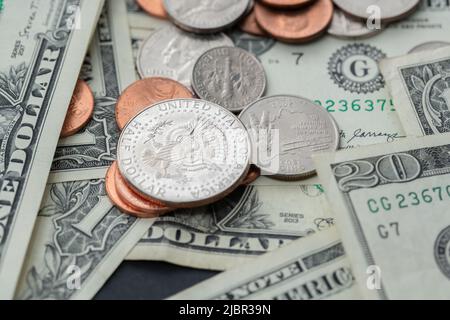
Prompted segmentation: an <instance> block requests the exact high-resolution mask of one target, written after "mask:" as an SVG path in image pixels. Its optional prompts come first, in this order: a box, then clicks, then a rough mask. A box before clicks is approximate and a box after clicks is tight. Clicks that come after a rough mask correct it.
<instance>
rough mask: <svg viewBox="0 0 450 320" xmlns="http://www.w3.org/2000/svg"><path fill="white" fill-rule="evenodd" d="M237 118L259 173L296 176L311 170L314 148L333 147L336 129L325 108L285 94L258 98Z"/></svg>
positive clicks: (325, 148)
mask: <svg viewBox="0 0 450 320" xmlns="http://www.w3.org/2000/svg"><path fill="white" fill-rule="evenodd" d="M239 118H240V119H241V120H242V122H243V123H244V125H245V126H246V128H247V129H248V130H249V133H250V139H251V141H252V145H253V148H254V149H253V154H254V158H255V159H259V160H257V161H256V163H255V164H256V165H257V166H258V167H260V168H261V170H262V174H263V175H269V176H272V177H273V178H277V179H281V180H296V179H302V178H306V177H309V176H311V175H314V174H315V167H314V164H313V161H312V158H311V155H312V154H313V153H314V152H319V151H335V150H336V149H337V148H338V144H339V132H338V128H337V126H336V124H335V122H334V120H333V118H332V117H331V116H330V115H329V114H328V112H327V111H326V110H325V109H323V108H322V107H320V106H317V105H315V104H314V103H313V102H312V101H310V100H308V99H305V98H301V97H296V96H288V95H280V96H272V97H266V98H262V99H260V100H258V101H256V102H254V103H253V104H251V105H249V106H248V107H247V108H246V109H245V110H244V111H242V113H241V115H240V116H239Z"/></svg>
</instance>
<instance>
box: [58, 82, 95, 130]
mask: <svg viewBox="0 0 450 320" xmlns="http://www.w3.org/2000/svg"><path fill="white" fill-rule="evenodd" d="M93 113H94V95H93V94H92V91H91V89H90V88H89V86H88V84H87V83H86V82H84V81H83V80H78V82H77V85H76V87H75V91H74V92H73V96H72V100H71V101H70V104H69V109H68V110H67V115H66V119H65V120H64V125H63V128H62V130H61V138H67V137H70V136H72V135H74V134H75V133H77V132H78V131H80V130H81V129H83V128H84V127H85V126H86V125H87V124H88V122H89V121H90V120H91V119H92V114H93Z"/></svg>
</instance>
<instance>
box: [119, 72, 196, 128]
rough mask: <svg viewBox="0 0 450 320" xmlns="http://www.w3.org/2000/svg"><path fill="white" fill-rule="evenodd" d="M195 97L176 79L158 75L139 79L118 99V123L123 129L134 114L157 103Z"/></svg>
mask: <svg viewBox="0 0 450 320" xmlns="http://www.w3.org/2000/svg"><path fill="white" fill-rule="evenodd" d="M193 97H194V95H193V94H192V92H191V91H190V90H189V89H188V88H186V87H185V86H183V85H182V84H181V83H179V82H177V81H175V80H171V79H167V78H158V77H152V78H144V79H142V80H138V81H136V82H135V83H133V84H132V85H130V86H129V87H128V88H126V89H125V91H124V92H123V93H122V95H121V96H120V97H119V100H118V101H117V105H116V120H117V125H118V126H119V128H120V130H122V129H123V128H124V127H125V126H126V124H127V123H128V121H130V120H131V119H132V118H134V116H136V115H137V114H138V113H139V112H141V111H142V110H144V109H145V108H147V107H149V106H151V105H153V104H155V103H158V102H161V101H164V100H170V99H182V98H187V99H189V98H193Z"/></svg>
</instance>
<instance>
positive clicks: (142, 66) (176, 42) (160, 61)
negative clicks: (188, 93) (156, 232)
mask: <svg viewBox="0 0 450 320" xmlns="http://www.w3.org/2000/svg"><path fill="white" fill-rule="evenodd" d="M222 46H233V41H232V40H231V39H230V38H228V37H227V36H226V35H225V34H223V33H219V34H216V35H208V36H197V35H194V34H192V33H188V32H184V31H182V30H180V29H178V28H176V27H174V26H168V27H164V28H162V29H159V30H158V31H156V32H154V33H152V34H151V35H150V37H148V38H147V40H145V42H144V43H143V44H142V46H141V49H140V51H139V53H138V57H137V66H138V71H139V74H140V76H141V77H142V78H147V77H166V78H170V79H173V80H176V81H178V82H180V83H182V84H184V85H185V86H187V87H190V86H191V79H192V70H193V68H194V64H195V62H196V61H197V59H198V58H199V57H200V56H201V55H202V54H203V53H204V52H206V51H208V50H209V49H211V48H215V47H222Z"/></svg>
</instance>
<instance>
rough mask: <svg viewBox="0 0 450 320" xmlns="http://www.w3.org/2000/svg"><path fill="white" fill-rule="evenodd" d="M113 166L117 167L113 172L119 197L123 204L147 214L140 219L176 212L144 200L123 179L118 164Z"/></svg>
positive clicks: (115, 163)
mask: <svg viewBox="0 0 450 320" xmlns="http://www.w3.org/2000/svg"><path fill="white" fill-rule="evenodd" d="M113 166H115V168H114V169H113V171H114V172H115V175H114V183H115V187H116V190H117V195H118V196H119V197H120V198H121V200H122V201H123V202H126V203H127V205H129V206H130V207H132V208H133V209H135V210H137V211H139V212H144V213H145V214H146V216H144V215H143V214H141V215H140V216H139V217H140V218H154V217H158V216H160V215H162V214H165V213H168V212H170V211H173V210H174V209H172V208H168V207H165V206H163V205H160V204H158V203H156V202H152V201H150V200H148V199H144V198H143V197H141V196H140V195H139V194H137V193H136V192H134V191H133V190H132V189H131V187H130V186H129V185H128V184H127V182H126V181H125V179H124V178H123V177H122V175H121V174H120V171H119V170H118V169H117V162H114V163H113Z"/></svg>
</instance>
